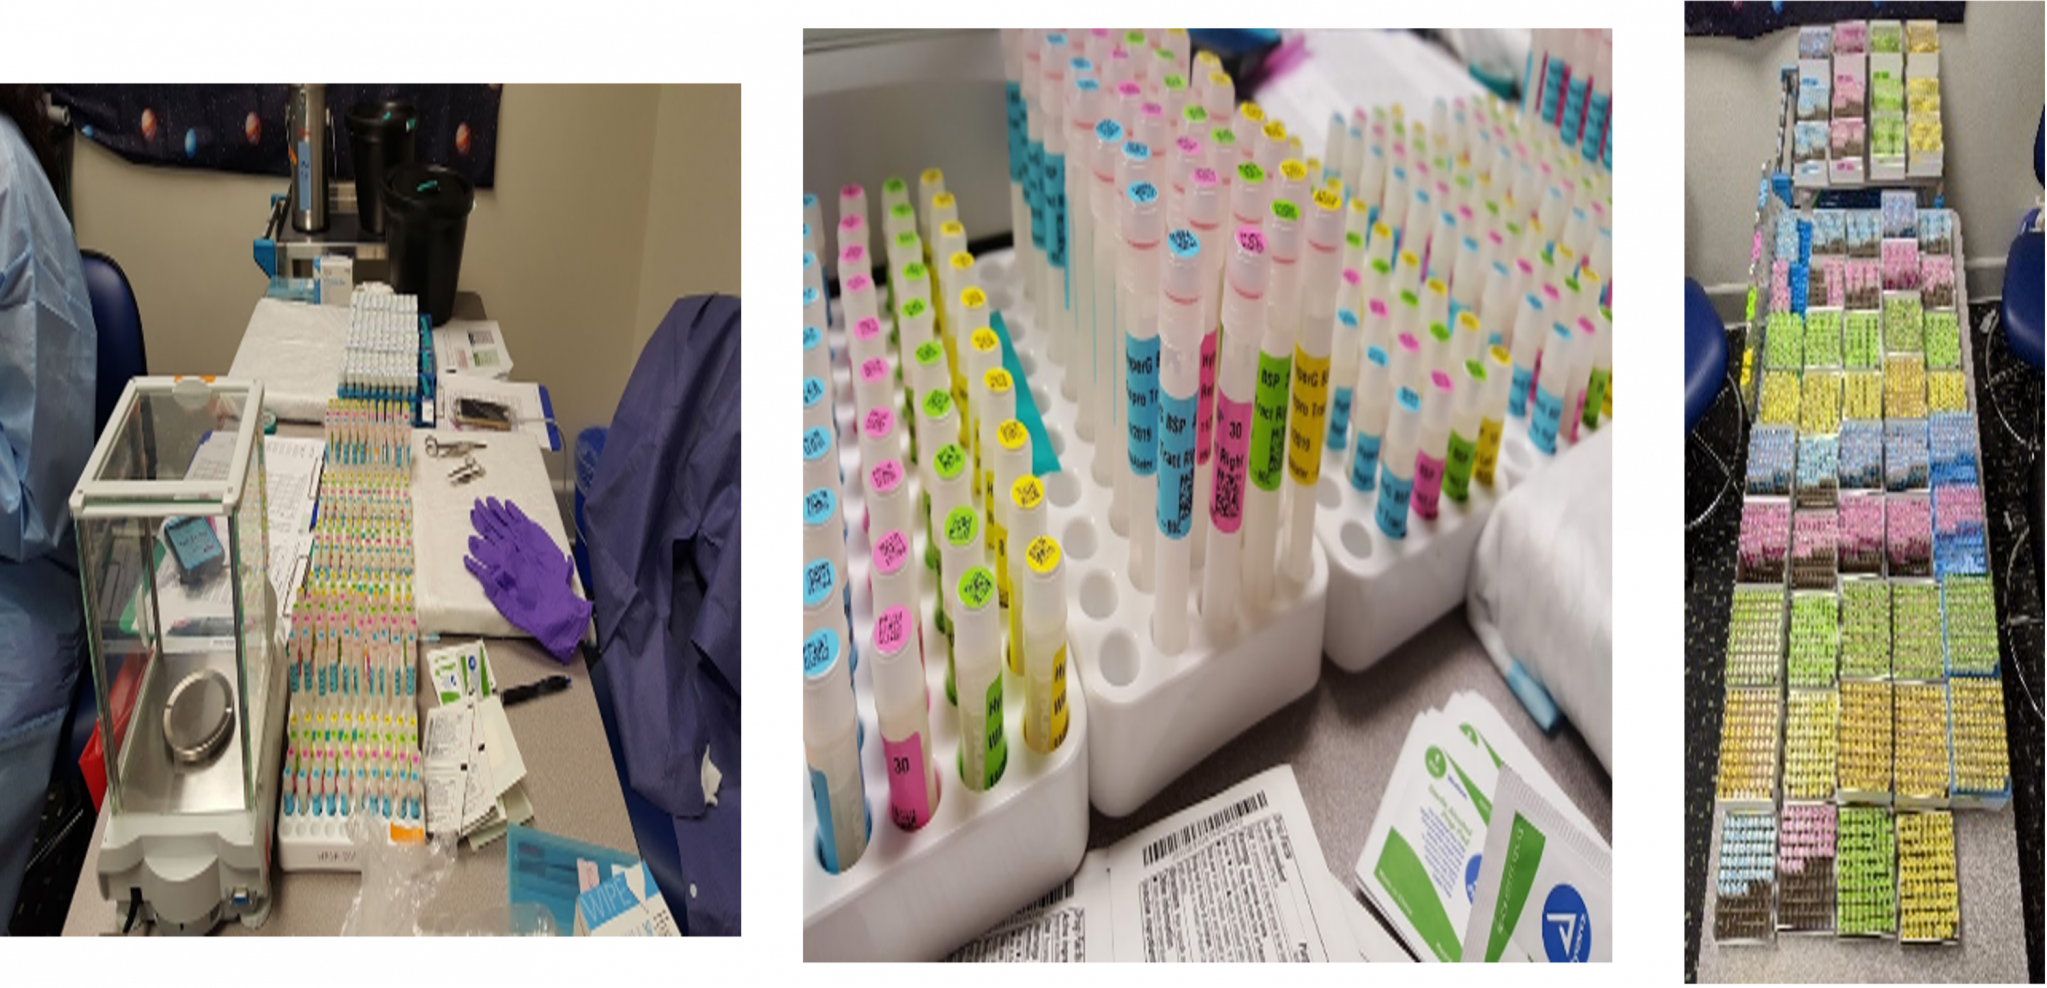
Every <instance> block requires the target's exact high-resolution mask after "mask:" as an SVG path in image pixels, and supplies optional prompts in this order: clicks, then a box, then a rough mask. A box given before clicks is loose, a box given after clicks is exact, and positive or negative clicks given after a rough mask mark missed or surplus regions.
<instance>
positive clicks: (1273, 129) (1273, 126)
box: [1259, 113, 1286, 141]
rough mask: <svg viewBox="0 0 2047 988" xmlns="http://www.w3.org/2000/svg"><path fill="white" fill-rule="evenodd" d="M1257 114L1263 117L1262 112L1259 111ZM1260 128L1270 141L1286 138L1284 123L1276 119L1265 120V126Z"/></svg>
mask: <svg viewBox="0 0 2047 988" xmlns="http://www.w3.org/2000/svg"><path fill="white" fill-rule="evenodd" d="M1259 116H1260V117H1263V116H1264V114H1263V113H1260V114H1259ZM1261 130H1262V131H1263V133H1264V134H1265V137H1266V139H1267V140H1272V141H1284V140H1286V124H1283V123H1281V122H1279V121H1277V120H1271V121H1267V122H1266V124H1265V126H1264V127H1263V128H1261Z"/></svg>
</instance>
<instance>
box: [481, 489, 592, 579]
mask: <svg viewBox="0 0 2047 988" xmlns="http://www.w3.org/2000/svg"><path fill="white" fill-rule="evenodd" d="M469 522H470V524H472V525H474V526H475V527H476V531H477V533H478V534H480V535H482V536H483V537H484V538H485V539H487V540H489V541H491V542H495V543H498V544H501V545H504V544H513V545H518V546H520V547H521V548H523V549H526V550H528V554H529V555H537V556H540V557H541V558H542V561H543V562H545V561H546V560H547V559H551V558H555V557H559V563H558V568H559V569H560V573H558V574H557V573H555V572H553V569H552V568H551V569H550V570H549V575H550V576H552V577H558V578H560V579H563V580H566V579H568V577H569V574H570V573H571V572H573V571H574V570H575V568H576V565H575V563H574V562H573V561H571V560H570V559H569V558H568V557H567V556H562V555H561V554H560V553H558V552H555V551H553V548H554V538H553V536H550V535H548V534H547V530H546V529H544V528H541V527H540V523H539V522H536V521H534V520H533V519H531V518H528V517H526V513H525V512H524V511H521V510H519V505H518V504H516V503H515V502H512V501H499V500H498V499H497V498H494V497H493V498H489V499H487V500H479V501H477V502H476V503H475V505H474V506H472V507H471V508H470V509H469ZM543 547H544V548H546V549H547V550H548V551H546V552H541V551H538V550H539V549H541V548H543Z"/></svg>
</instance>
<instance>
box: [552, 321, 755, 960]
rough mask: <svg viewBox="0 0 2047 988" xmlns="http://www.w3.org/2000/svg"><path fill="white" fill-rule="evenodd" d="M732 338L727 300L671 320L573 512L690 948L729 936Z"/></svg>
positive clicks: (734, 462)
mask: <svg viewBox="0 0 2047 988" xmlns="http://www.w3.org/2000/svg"><path fill="white" fill-rule="evenodd" d="M739 333H740V328H739V300H738V299H736V298H731V297H729V296H718V295H713V296H691V297H689V298H685V299H681V300H679V301H677V302H676V303H675V306H674V307H673V308H671V309H669V310H668V315H667V317H666V318H664V319H662V320H661V325H660V327H659V328H658V329H656V330H655V331H654V335H653V337H652V338H650V339H649V340H648V341H647V345H646V348H645V349H643V350H642V351H641V352H640V359H639V363H638V364H637V365H636V366H635V367H634V368H633V374H632V379H631V380H630V381H628V382H627V383H626V389H625V394H624V396H623V397H621V398H620V399H619V403H618V412H617V414H616V415H615V416H614V417H613V418H612V420H611V434H610V436H609V438H608V439H607V440H606V442H605V447H604V454H603V457H602V458H601V459H600V460H599V461H598V463H597V476H596V479H595V481H594V483H593V484H592V485H591V490H590V493H589V499H588V501H587V502H586V505H585V509H584V510H585V518H586V525H587V529H588V531H587V535H588V540H589V545H590V579H591V583H592V584H593V585H594V595H595V602H596V607H597V647H598V650H599V651H600V652H601V653H602V658H601V660H600V661H601V662H602V664H603V666H604V670H605V675H606V677H607V678H608V679H609V682H610V687H611V694H612V702H613V707H614V717H615V720H616V726H617V730H618V739H619V746H620V749H621V753H622V754H623V755H624V758H625V762H626V774H627V777H628V781H629V783H630V784H631V786H632V788H633V789H634V790H636V791H637V792H638V793H639V794H640V795H641V796H643V797H645V798H646V799H647V800H648V801H649V802H651V803H653V804H654V805H655V806H657V807H659V808H660V809H661V810H663V811H665V812H667V813H668V814H669V815H670V816H671V817H672V819H673V824H674V828H675V842H676V846H677V849H678V852H679V857H680V859H681V868H682V874H681V875H680V876H678V878H677V880H675V881H672V882H671V881H670V880H669V878H668V876H665V875H661V874H660V873H659V872H658V871H657V872H656V875H655V880H656V881H657V882H659V883H661V892H662V895H663V896H664V897H665V898H666V899H667V900H668V904H669V908H670V909H671V910H672V911H673V912H675V913H676V915H677V916H678V917H680V918H682V919H683V922H684V925H685V926H686V927H687V929H688V932H689V933H691V934H693V935H706V934H710V935H732V936H737V935H739V865H740V863H739V833H740V830H739V805H740V784H739V782H740V770H739V767H740V754H739V667H740V661H739V504H740V500H739V415H740V406H739V346H740V343H739ZM706 751H708V752H709V754H710V760H711V763H712V764H713V765H715V766H716V767H717V770H718V772H719V773H721V774H722V776H723V778H722V780H721V782H720V784H719V785H718V787H717V793H716V800H717V802H716V805H710V804H708V803H707V801H706V799H705V792H704V786H703V784H702V780H703V777H704V776H703V769H702V766H703V762H704V756H705V753H706ZM671 886H676V887H671Z"/></svg>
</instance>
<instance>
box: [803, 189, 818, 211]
mask: <svg viewBox="0 0 2047 988" xmlns="http://www.w3.org/2000/svg"><path fill="white" fill-rule="evenodd" d="M815 205H817V193H814V192H805V193H804V194H803V208H805V209H809V208H810V207H812V206H815Z"/></svg>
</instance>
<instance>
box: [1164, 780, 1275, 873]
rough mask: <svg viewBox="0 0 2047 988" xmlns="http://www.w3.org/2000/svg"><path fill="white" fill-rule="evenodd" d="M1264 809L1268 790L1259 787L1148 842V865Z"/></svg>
mask: <svg viewBox="0 0 2047 988" xmlns="http://www.w3.org/2000/svg"><path fill="white" fill-rule="evenodd" d="M1264 808H1265V792H1264V790H1259V791H1258V792H1254V793H1252V794H1251V795H1249V796H1246V797H1244V798H1243V799H1240V800H1238V801H1236V802H1234V803H1231V804H1230V805H1228V806H1225V807H1223V808H1222V809H1219V810H1217V811H1215V812H1214V813H1210V814H1209V815H1207V816H1205V817H1202V818H1201V819H1199V820H1196V821H1194V822H1193V823H1190V824H1188V825H1186V826H1184V827H1181V828H1180V829H1179V830H1176V831H1174V832H1172V833H1170V834H1167V835H1165V836H1164V837H1161V838H1159V839H1158V840H1155V841H1152V842H1151V843H1150V844H1147V845H1145V848H1144V864H1145V867H1150V866H1151V865H1152V864H1154V863H1156V862H1159V861H1162V860H1165V859H1166V858H1167V857H1170V856H1171V855H1172V854H1173V853H1174V852H1176V851H1178V850H1180V848H1181V847H1183V846H1186V845H1189V844H1192V843H1194V842H1195V841H1197V840H1200V839H1201V838H1203V837H1206V836H1208V835H1209V834H1212V833H1214V832H1216V831H1218V830H1221V829H1222V828H1224V827H1226V826H1229V825H1230V824H1232V823H1235V822H1237V821H1238V820H1241V819H1243V818H1245V817H1247V816H1250V815H1251V814H1253V813H1256V812H1258V811H1259V810H1262V809H1264Z"/></svg>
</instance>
